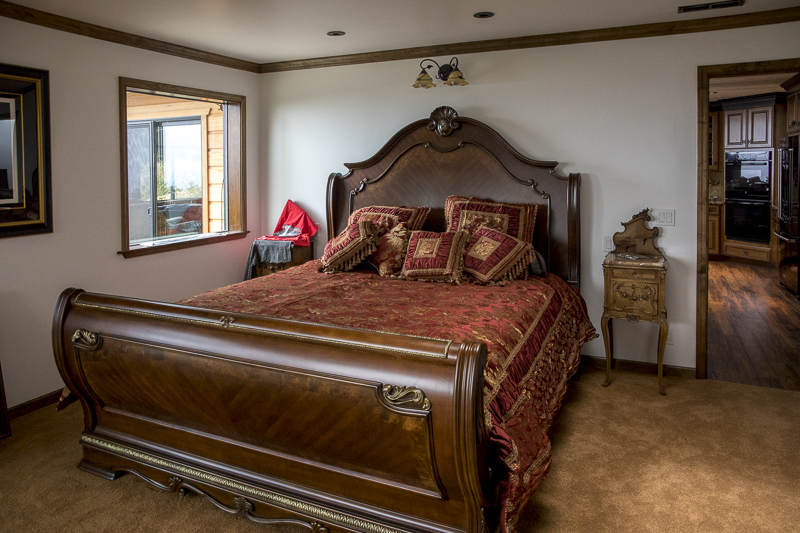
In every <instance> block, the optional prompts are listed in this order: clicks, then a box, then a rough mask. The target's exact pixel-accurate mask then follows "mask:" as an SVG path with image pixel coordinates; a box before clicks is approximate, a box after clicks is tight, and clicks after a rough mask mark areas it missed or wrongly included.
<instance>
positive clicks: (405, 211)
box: [347, 205, 431, 235]
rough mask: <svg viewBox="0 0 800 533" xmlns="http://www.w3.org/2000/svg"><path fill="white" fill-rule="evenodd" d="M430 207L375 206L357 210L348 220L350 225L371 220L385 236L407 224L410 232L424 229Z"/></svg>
mask: <svg viewBox="0 0 800 533" xmlns="http://www.w3.org/2000/svg"><path fill="white" fill-rule="evenodd" d="M430 211H431V209H430V207H405V206H402V207H389V206H380V205H373V206H370V207H362V208H361V209H358V210H356V211H355V212H354V213H353V214H352V215H350V217H349V218H348V219H347V223H348V224H355V223H356V222H358V221H359V220H369V221H370V222H372V223H373V224H375V225H376V226H377V227H378V233H379V234H380V235H383V234H384V233H386V232H388V231H390V230H391V229H392V228H393V227H395V226H397V225H398V224H402V223H404V222H405V224H406V227H407V228H408V229H409V230H412V231H414V230H419V229H422V224H424V223H425V219H426V218H428V213H430Z"/></svg>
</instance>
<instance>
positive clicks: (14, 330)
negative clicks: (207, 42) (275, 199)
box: [0, 18, 261, 407]
mask: <svg viewBox="0 0 800 533" xmlns="http://www.w3.org/2000/svg"><path fill="white" fill-rule="evenodd" d="M0 62H1V63H8V64H15V65H21V66H25V67H33V68H39V69H44V70H49V71H50V108H51V116H50V120H51V141H52V178H53V189H52V192H53V220H54V228H55V231H54V233H52V234H46V235H32V236H24V237H13V238H4V239H0V272H2V278H0V364H1V365H2V371H3V378H4V382H5V389H6V397H7V402H8V405H9V406H12V407H13V406H15V405H19V404H21V403H23V402H25V401H28V400H31V399H34V398H37V397H39V396H41V395H44V394H47V393H49V392H52V391H54V390H57V389H58V388H60V387H62V386H63V383H62V381H61V378H60V376H59V374H58V371H57V369H56V366H55V362H54V359H53V353H52V347H51V342H50V327H51V320H52V315H53V310H54V308H55V303H56V299H57V297H58V295H59V293H60V292H61V291H62V290H64V289H65V288H67V287H80V288H83V289H86V290H89V291H93V292H105V293H110V294H119V295H125V296H132V297H140V298H149V299H160V300H164V301H175V300H178V299H180V298H184V297H188V296H191V295H193V294H196V293H200V292H203V291H206V290H209V289H212V288H215V287H219V286H222V285H227V284H230V283H234V282H237V281H241V277H242V274H243V272H244V263H245V260H246V259H247V254H248V252H249V249H250V243H251V242H252V241H251V240H250V239H241V240H236V241H230V242H225V243H218V244H213V245H206V246H201V247H197V248H191V249H187V250H178V251H172V252H167V253H161V254H155V255H151V256H146V257H137V258H132V259H124V258H123V257H122V256H121V255H118V254H117V251H118V250H119V249H120V244H121V243H120V224H121V220H120V155H119V153H120V148H119V142H120V141H119V102H118V96H117V95H118V80H119V77H120V76H125V77H131V78H138V79H144V80H153V81H159V82H164V83H171V84H176V85H183V86H188V87H199V88H203V89H209V90H216V91H222V92H228V93H234V94H242V95H244V96H246V97H247V146H248V147H249V150H248V151H247V166H246V169H247V178H248V179H247V190H248V193H249V194H248V202H247V209H248V221H247V225H248V228H249V229H250V230H251V231H252V232H253V233H254V234H256V233H259V232H260V225H261V224H260V217H261V206H260V204H259V195H260V193H259V186H260V183H261V180H260V179H259V153H258V147H259V115H260V113H259V96H258V84H259V83H260V78H259V76H258V75H257V74H252V73H246V72H241V71H237V70H232V69H227V68H223V67H216V66H211V65H207V64H204V63H199V62H196V61H189V60H185V59H179V58H174V57H171V56H168V55H163V54H157V53H153V52H147V51H144V50H138V49H134V48H130V47H126V46H120V45H115V44H111V43H106V42H103V41H98V40H94V39H88V38H85V37H80V36H77V35H71V34H68V33H63V32H59V31H55V30H49V29H46V28H42V27H39V26H34V25H31V24H26V23H23V22H18V21H14V20H11V19H7V18H0Z"/></svg>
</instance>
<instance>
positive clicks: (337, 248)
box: [320, 220, 378, 273]
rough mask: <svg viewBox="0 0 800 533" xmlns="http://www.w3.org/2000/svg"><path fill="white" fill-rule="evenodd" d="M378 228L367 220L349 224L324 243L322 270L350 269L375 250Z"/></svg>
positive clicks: (329, 271)
mask: <svg viewBox="0 0 800 533" xmlns="http://www.w3.org/2000/svg"><path fill="white" fill-rule="evenodd" d="M377 243H378V228H376V227H375V224H373V223H372V222H370V221H369V220H362V221H360V222H358V223H356V224H350V225H349V226H347V227H346V228H345V229H344V231H342V232H341V233H340V234H339V235H337V236H336V238H334V239H331V240H330V241H328V244H326V245H325V253H324V255H323V256H322V268H321V269H320V270H321V271H322V272H326V273H331V272H342V271H345V270H350V269H352V268H353V267H354V266H356V265H357V264H359V263H360V262H361V261H363V260H364V259H365V258H366V257H367V256H369V255H370V254H371V253H372V252H374V251H375V248H376V247H377Z"/></svg>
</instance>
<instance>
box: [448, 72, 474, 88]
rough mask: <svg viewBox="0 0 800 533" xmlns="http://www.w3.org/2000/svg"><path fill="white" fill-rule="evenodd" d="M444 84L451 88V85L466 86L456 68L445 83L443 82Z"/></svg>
mask: <svg viewBox="0 0 800 533" xmlns="http://www.w3.org/2000/svg"><path fill="white" fill-rule="evenodd" d="M444 84H445V85H449V86H451V87H452V86H453V85H468V83H467V80H465V79H464V75H463V74H462V73H461V71H460V70H458V69H457V68H456V69H455V70H453V72H451V73H450V75H449V76H448V77H447V81H446V82H444Z"/></svg>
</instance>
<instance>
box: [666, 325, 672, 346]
mask: <svg viewBox="0 0 800 533" xmlns="http://www.w3.org/2000/svg"><path fill="white" fill-rule="evenodd" d="M667 344H672V328H670V329H668V330H667Z"/></svg>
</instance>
